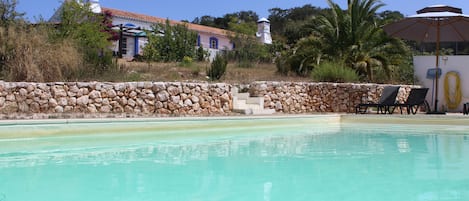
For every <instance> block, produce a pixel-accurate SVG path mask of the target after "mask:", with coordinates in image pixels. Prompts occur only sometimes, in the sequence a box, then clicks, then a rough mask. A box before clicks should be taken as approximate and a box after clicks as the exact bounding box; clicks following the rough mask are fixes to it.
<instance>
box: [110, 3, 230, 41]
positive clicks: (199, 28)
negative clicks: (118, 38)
mask: <svg viewBox="0 0 469 201" xmlns="http://www.w3.org/2000/svg"><path fill="white" fill-rule="evenodd" d="M102 11H103V12H106V11H108V12H111V14H112V15H113V16H118V17H123V18H128V19H133V20H139V21H144V22H150V23H165V22H166V19H165V18H160V17H154V16H149V15H144V14H138V13H132V12H128V11H123V10H117V9H113V8H102ZM169 23H170V24H172V25H175V24H187V27H188V28H189V29H190V30H194V31H197V32H204V33H211V34H216V35H221V36H227V34H229V33H231V32H230V31H227V30H224V29H219V28H214V27H209V26H203V25H199V24H192V23H184V22H181V21H176V20H169Z"/></svg>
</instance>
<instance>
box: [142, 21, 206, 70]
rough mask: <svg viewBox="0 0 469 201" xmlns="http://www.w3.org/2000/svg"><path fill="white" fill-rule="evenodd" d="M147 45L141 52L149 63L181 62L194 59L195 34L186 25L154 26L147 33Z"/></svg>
mask: <svg viewBox="0 0 469 201" xmlns="http://www.w3.org/2000/svg"><path fill="white" fill-rule="evenodd" d="M153 33H160V34H153ZM147 35H148V44H147V45H146V46H145V48H144V50H143V54H144V57H145V58H146V59H148V60H151V61H163V62H170V61H182V59H183V58H184V57H191V58H195V56H196V49H195V44H196V42H197V33H196V32H194V31H191V30H189V29H188V28H187V25H186V24H176V25H171V24H170V22H169V20H166V23H165V24H156V25H154V26H153V27H152V33H148V34H147Z"/></svg>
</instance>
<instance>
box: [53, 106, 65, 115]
mask: <svg viewBox="0 0 469 201" xmlns="http://www.w3.org/2000/svg"><path fill="white" fill-rule="evenodd" d="M54 111H55V112H56V113H63V112H64V108H63V107H62V106H60V105H58V106H56V107H55V108H54Z"/></svg>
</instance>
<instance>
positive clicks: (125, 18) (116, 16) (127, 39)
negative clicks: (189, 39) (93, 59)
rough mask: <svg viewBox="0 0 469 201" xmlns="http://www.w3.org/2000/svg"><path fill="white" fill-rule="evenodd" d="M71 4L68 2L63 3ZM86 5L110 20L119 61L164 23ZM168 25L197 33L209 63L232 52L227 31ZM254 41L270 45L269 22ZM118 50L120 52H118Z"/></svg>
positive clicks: (261, 26)
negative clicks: (116, 34) (117, 35)
mask: <svg viewBox="0 0 469 201" xmlns="http://www.w3.org/2000/svg"><path fill="white" fill-rule="evenodd" d="M65 1H71V0H65ZM85 2H87V3H90V6H91V10H92V11H93V12H95V13H105V12H108V13H110V14H111V16H112V24H113V26H114V27H116V29H117V30H120V31H121V33H122V36H121V39H120V41H115V42H114V43H113V51H114V52H115V53H116V54H118V55H119V56H122V57H123V58H128V59H131V58H133V57H134V56H135V55H142V53H143V47H144V46H145V45H146V44H147V42H148V39H147V37H146V35H145V32H144V31H143V30H151V27H152V25H154V24H156V23H165V22H166V20H167V19H165V18H159V17H154V16H149V15H144V14H139V13H133V12H128V11H124V10H118V9H113V8H105V7H102V6H101V5H100V4H99V0H86V1H85ZM60 12H61V9H60V8H59V9H58V11H57V12H56V13H55V14H54V16H52V18H51V19H50V20H49V21H51V22H60ZM169 22H170V24H171V25H176V24H185V25H187V28H188V29H189V30H192V31H195V32H197V44H194V45H196V46H197V47H199V46H202V47H203V48H204V49H205V50H207V51H208V52H209V53H210V59H212V58H213V57H214V56H215V55H216V54H217V53H218V52H219V51H221V50H232V49H233V48H234V44H233V43H232V42H231V40H230V38H229V36H230V35H231V34H234V33H232V32H230V31H227V30H224V29H219V28H214V27H209V26H203V25H199V24H192V23H184V22H180V21H175V20H169ZM256 35H257V37H258V38H259V40H260V41H261V42H263V43H265V44H271V43H272V38H271V36H270V22H269V21H268V20H267V19H265V18H262V19H261V20H259V21H258V32H257V34H256ZM119 50H121V51H119Z"/></svg>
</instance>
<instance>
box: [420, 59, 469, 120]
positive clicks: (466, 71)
mask: <svg viewBox="0 0 469 201" xmlns="http://www.w3.org/2000/svg"><path fill="white" fill-rule="evenodd" d="M413 60H414V75H415V77H416V78H417V84H419V85H422V86H424V87H428V88H429V89H430V90H429V93H428V94H427V101H428V103H429V104H430V105H431V106H432V109H433V103H434V96H435V95H434V94H433V93H434V92H435V89H434V88H435V87H434V84H433V83H434V81H433V79H427V76H426V75H427V70H428V69H429V68H435V66H436V57H435V56H414V59H413ZM468 65H469V56H440V57H439V67H440V68H441V70H442V72H441V73H442V75H441V77H440V78H439V79H438V108H439V110H447V111H450V112H462V109H463V104H464V103H466V102H469V67H468ZM450 71H455V72H457V73H459V77H460V89H461V94H462V100H461V102H460V103H459V105H458V107H457V108H456V109H449V108H448V107H447V101H446V98H445V87H444V83H445V77H446V76H447V73H448V72H450ZM448 84H449V95H450V98H451V99H450V100H454V97H455V96H454V91H455V86H456V85H455V84H456V83H455V79H453V77H449V78H448Z"/></svg>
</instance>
